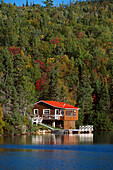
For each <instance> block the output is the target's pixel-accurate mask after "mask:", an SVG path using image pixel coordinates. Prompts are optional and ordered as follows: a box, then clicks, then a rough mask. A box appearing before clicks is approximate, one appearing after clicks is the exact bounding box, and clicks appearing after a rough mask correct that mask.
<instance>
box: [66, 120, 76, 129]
mask: <svg viewBox="0 0 113 170" xmlns="http://www.w3.org/2000/svg"><path fill="white" fill-rule="evenodd" d="M64 129H75V121H69V120H64Z"/></svg>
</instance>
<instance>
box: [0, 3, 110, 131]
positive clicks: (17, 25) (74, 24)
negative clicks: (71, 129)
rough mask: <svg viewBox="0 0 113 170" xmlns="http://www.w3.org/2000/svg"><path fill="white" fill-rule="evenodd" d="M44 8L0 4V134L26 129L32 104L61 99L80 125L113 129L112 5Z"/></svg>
mask: <svg viewBox="0 0 113 170" xmlns="http://www.w3.org/2000/svg"><path fill="white" fill-rule="evenodd" d="M45 4H46V6H45V7H42V6H40V5H39V4H33V5H31V6H28V1H26V4H25V5H24V4H23V6H22V7H17V6H16V5H15V4H14V5H12V4H11V3H9V4H6V3H4V1H3V0H2V2H1V4H0V69H1V70H0V76H1V79H0V81H1V102H0V103H1V113H0V133H1V132H2V133H3V131H2V129H3V130H4V132H6V133H11V132H12V131H15V127H17V126H18V125H22V124H23V122H24V123H25V124H27V125H28V126H29V121H28V119H27V115H28V114H30V113H31V107H30V105H31V104H33V103H35V102H37V101H38V100H40V99H43V100H57V101H61V100H62V99H63V97H64V96H65V98H66V102H67V103H70V104H72V105H74V106H77V107H80V111H79V121H78V122H77V124H78V125H82V124H84V125H85V124H93V125H94V128H95V129H98V130H110V129H112V128H113V107H112V106H113V99H112V97H113V2H112V0H100V1H93V0H92V1H91V2H90V1H86V2H78V1H77V2H75V3H70V5H63V4H60V5H59V7H54V6H53V2H52V1H51V0H46V2H45ZM2 112H3V115H2ZM28 130H29V127H28ZM20 131H21V127H20Z"/></svg>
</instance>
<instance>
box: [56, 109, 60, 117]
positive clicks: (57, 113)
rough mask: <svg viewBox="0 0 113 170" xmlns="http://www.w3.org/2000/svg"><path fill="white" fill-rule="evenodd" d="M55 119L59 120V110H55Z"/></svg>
mask: <svg viewBox="0 0 113 170" xmlns="http://www.w3.org/2000/svg"><path fill="white" fill-rule="evenodd" d="M55 119H59V109H55Z"/></svg>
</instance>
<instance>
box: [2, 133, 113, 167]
mask: <svg viewBox="0 0 113 170" xmlns="http://www.w3.org/2000/svg"><path fill="white" fill-rule="evenodd" d="M98 135H99V134H95V135H51V134H45V135H37V136H14V137H0V169H3V170H4V169H6V170H7V169H11V170H12V169H14V170H15V169H17V170H18V169H33V170H35V169H44V170H45V169H47V170H49V169H53V170H54V169H61V170H63V169H66V170H68V169H91V170H92V169H106V170H112V169H113V141H112V139H113V133H110V135H108V133H106V135H105V133H104V134H103V135H102V134H101V135H99V136H98ZM102 136H103V139H102Z"/></svg>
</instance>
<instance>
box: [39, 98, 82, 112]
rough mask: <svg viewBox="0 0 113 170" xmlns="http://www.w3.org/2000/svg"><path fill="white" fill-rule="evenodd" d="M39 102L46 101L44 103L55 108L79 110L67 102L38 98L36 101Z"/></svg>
mask: <svg viewBox="0 0 113 170" xmlns="http://www.w3.org/2000/svg"><path fill="white" fill-rule="evenodd" d="M40 102H43V103H46V104H48V105H50V106H53V107H56V108H63V109H76V110H79V108H78V107H74V106H71V105H70V104H67V103H65V104H64V102H57V101H46V100H40V101H39V102H37V103H40Z"/></svg>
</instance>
